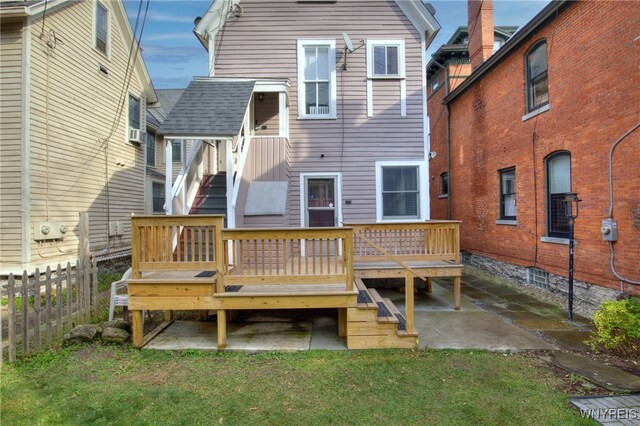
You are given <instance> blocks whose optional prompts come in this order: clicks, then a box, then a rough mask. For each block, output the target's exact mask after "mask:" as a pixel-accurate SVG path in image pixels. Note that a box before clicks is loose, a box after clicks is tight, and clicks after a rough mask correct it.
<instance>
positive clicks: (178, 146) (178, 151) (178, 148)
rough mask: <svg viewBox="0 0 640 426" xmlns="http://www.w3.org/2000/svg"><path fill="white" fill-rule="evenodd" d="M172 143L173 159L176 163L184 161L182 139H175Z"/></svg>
mask: <svg viewBox="0 0 640 426" xmlns="http://www.w3.org/2000/svg"><path fill="white" fill-rule="evenodd" d="M171 144H172V147H171V160H172V161H173V162H174V163H180V162H182V140H180V139H174V140H173V141H172V142H171Z"/></svg>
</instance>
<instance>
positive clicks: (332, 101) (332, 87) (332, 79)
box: [298, 39, 337, 120]
mask: <svg viewBox="0 0 640 426" xmlns="http://www.w3.org/2000/svg"><path fill="white" fill-rule="evenodd" d="M323 45H325V46H329V115H317V114H306V113H305V109H304V104H305V90H304V48H305V46H323ZM336 86H337V85H336V40H335V39H317V40H313V39H305V40H298V119H303V120H335V119H336V118H337V112H336V106H337V102H336V99H337V88H336Z"/></svg>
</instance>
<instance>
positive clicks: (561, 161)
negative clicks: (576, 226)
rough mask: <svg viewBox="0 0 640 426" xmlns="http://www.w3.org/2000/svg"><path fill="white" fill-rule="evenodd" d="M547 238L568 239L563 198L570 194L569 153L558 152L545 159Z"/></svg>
mask: <svg viewBox="0 0 640 426" xmlns="http://www.w3.org/2000/svg"><path fill="white" fill-rule="evenodd" d="M545 161H546V169H547V236H549V237H556V238H569V220H568V219H567V217H566V216H565V207H564V197H565V195H566V194H567V193H569V192H571V153H569V152H567V151H558V152H554V153H553V154H551V155H549V156H548V157H547V158H546V160H545Z"/></svg>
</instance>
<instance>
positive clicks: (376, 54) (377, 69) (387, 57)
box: [367, 40, 435, 117]
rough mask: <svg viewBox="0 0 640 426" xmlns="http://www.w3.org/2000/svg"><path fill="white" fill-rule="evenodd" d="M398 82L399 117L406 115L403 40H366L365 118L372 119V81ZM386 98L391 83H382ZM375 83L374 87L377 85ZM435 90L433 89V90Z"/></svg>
mask: <svg viewBox="0 0 640 426" xmlns="http://www.w3.org/2000/svg"><path fill="white" fill-rule="evenodd" d="M385 79H386V80H399V81H400V83H399V86H400V94H399V99H398V100H399V103H400V115H401V116H402V117H405V116H406V115H407V83H406V80H405V54H404V40H367V116H368V117H373V103H374V100H373V98H374V81H375V80H385ZM378 83H379V84H380V85H382V86H384V87H383V89H384V91H385V92H386V96H388V95H389V93H388V89H389V87H388V86H390V84H391V83H392V82H388V83H382V82H378ZM378 83H376V85H377V84H378ZM434 90H435V89H434Z"/></svg>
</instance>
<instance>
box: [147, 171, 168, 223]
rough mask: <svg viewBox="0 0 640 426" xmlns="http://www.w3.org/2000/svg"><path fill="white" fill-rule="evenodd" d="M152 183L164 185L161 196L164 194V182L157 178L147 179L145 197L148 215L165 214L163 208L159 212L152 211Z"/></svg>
mask: <svg viewBox="0 0 640 426" xmlns="http://www.w3.org/2000/svg"><path fill="white" fill-rule="evenodd" d="M154 183H158V184H161V185H162V186H163V187H165V191H164V192H163V196H164V195H165V194H166V192H167V191H166V185H167V184H166V182H165V181H163V180H159V179H149V196H148V198H147V204H148V206H147V214H150V215H162V214H165V212H164V210H163V211H161V212H154V211H153V184H154Z"/></svg>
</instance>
